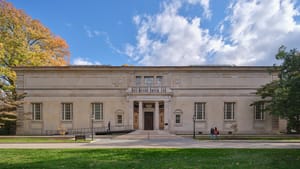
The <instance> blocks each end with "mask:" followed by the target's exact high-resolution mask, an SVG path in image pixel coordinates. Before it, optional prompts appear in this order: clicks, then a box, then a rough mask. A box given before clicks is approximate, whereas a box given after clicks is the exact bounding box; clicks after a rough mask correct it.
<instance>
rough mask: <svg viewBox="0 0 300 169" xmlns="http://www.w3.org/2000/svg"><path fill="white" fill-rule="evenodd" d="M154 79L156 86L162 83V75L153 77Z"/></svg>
mask: <svg viewBox="0 0 300 169" xmlns="http://www.w3.org/2000/svg"><path fill="white" fill-rule="evenodd" d="M155 78H156V79H155V80H156V85H157V86H162V84H163V76H156V77H155Z"/></svg>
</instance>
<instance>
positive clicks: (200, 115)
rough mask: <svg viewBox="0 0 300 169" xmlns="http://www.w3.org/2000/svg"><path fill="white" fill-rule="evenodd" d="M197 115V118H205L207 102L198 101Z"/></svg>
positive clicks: (196, 105)
mask: <svg viewBox="0 0 300 169" xmlns="http://www.w3.org/2000/svg"><path fill="white" fill-rule="evenodd" d="M195 115H196V120H204V119H205V103H204V102H196V103H195Z"/></svg>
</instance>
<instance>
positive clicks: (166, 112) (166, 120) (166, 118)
mask: <svg viewBox="0 0 300 169" xmlns="http://www.w3.org/2000/svg"><path fill="white" fill-rule="evenodd" d="M169 111H170V109H169V101H164V130H168V129H169V128H170V125H171V124H170V121H169V116H170V114H169ZM166 123H168V125H165V124H166Z"/></svg>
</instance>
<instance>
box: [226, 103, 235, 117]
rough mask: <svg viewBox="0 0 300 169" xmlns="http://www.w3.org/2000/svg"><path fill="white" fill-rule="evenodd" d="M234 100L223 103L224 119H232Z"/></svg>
mask: <svg viewBox="0 0 300 169" xmlns="http://www.w3.org/2000/svg"><path fill="white" fill-rule="evenodd" d="M234 105H235V103H234V102H225V103H224V119H225V120H234Z"/></svg>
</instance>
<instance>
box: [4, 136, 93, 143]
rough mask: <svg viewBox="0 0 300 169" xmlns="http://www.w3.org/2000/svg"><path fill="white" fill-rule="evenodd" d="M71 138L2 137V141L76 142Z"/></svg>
mask: <svg viewBox="0 0 300 169" xmlns="http://www.w3.org/2000/svg"><path fill="white" fill-rule="evenodd" d="M74 142H75V141H74V140H71V139H70V138H55V137H53V138H51V137H1V138H0V143H74ZM76 142H81V143H82V142H89V141H87V140H77V141H76Z"/></svg>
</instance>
